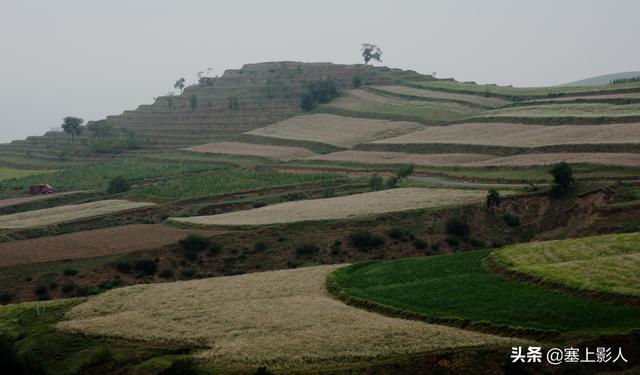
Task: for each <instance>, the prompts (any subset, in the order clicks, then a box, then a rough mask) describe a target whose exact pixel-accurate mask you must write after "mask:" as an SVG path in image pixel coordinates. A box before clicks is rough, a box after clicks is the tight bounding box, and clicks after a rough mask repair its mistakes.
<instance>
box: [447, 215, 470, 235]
mask: <svg viewBox="0 0 640 375" xmlns="http://www.w3.org/2000/svg"><path fill="white" fill-rule="evenodd" d="M445 231H446V232H447V234H451V235H454V236H458V237H462V238H466V237H468V236H469V234H470V233H471V227H470V226H469V224H468V223H467V222H466V221H465V220H464V219H463V218H461V217H458V216H453V217H450V218H449V219H448V220H447V222H446V223H445Z"/></svg>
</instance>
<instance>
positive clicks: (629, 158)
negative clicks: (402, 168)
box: [466, 152, 640, 167]
mask: <svg viewBox="0 0 640 375" xmlns="http://www.w3.org/2000/svg"><path fill="white" fill-rule="evenodd" d="M562 161H564V162H567V163H590V164H603V165H620V166H628V167H637V166H638V165H640V154H636V153H622V152H621V153H608V152H600V153H596V152H591V153H588V152H582V153H581V152H565V153H543V154H524V155H515V156H505V157H500V158H495V159H490V160H485V161H477V162H472V163H468V164H466V166H470V167H473V166H475V167H490V166H529V165H551V164H554V163H560V162H562Z"/></svg>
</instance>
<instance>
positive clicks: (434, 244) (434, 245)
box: [431, 242, 440, 251]
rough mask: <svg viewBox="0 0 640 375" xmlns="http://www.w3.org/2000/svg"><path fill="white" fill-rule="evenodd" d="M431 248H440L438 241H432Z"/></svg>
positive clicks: (436, 249) (435, 249) (434, 249)
mask: <svg viewBox="0 0 640 375" xmlns="http://www.w3.org/2000/svg"><path fill="white" fill-rule="evenodd" d="M431 250H433V251H438V250H440V242H433V243H431Z"/></svg>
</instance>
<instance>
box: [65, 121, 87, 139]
mask: <svg viewBox="0 0 640 375" xmlns="http://www.w3.org/2000/svg"><path fill="white" fill-rule="evenodd" d="M83 122H84V120H83V119H81V118H77V117H72V116H68V117H65V118H64V119H63V120H62V130H64V132H65V133H67V134H70V135H71V139H72V141H73V142H75V141H76V137H77V136H79V135H80V133H82V123H83Z"/></svg>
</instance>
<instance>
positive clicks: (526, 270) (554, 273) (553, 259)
mask: <svg viewBox="0 0 640 375" xmlns="http://www.w3.org/2000/svg"><path fill="white" fill-rule="evenodd" d="M491 259H492V260H494V261H496V262H497V263H498V264H499V265H500V266H502V267H504V268H506V269H508V270H512V271H516V272H518V273H523V274H526V275H530V276H534V277H536V278H540V279H542V280H549V281H553V282H556V283H560V284H564V285H567V286H570V287H573V288H576V289H581V290H586V291H596V292H601V293H605V294H608V293H615V294H623V295H631V296H636V297H638V296H640V277H638V271H639V270H640V233H626V234H612V235H607V236H595V237H586V238H579V239H573V240H560V241H549V242H532V243H526V244H520V245H513V246H508V247H505V248H503V249H500V250H497V251H495V252H494V253H493V254H491Z"/></svg>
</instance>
